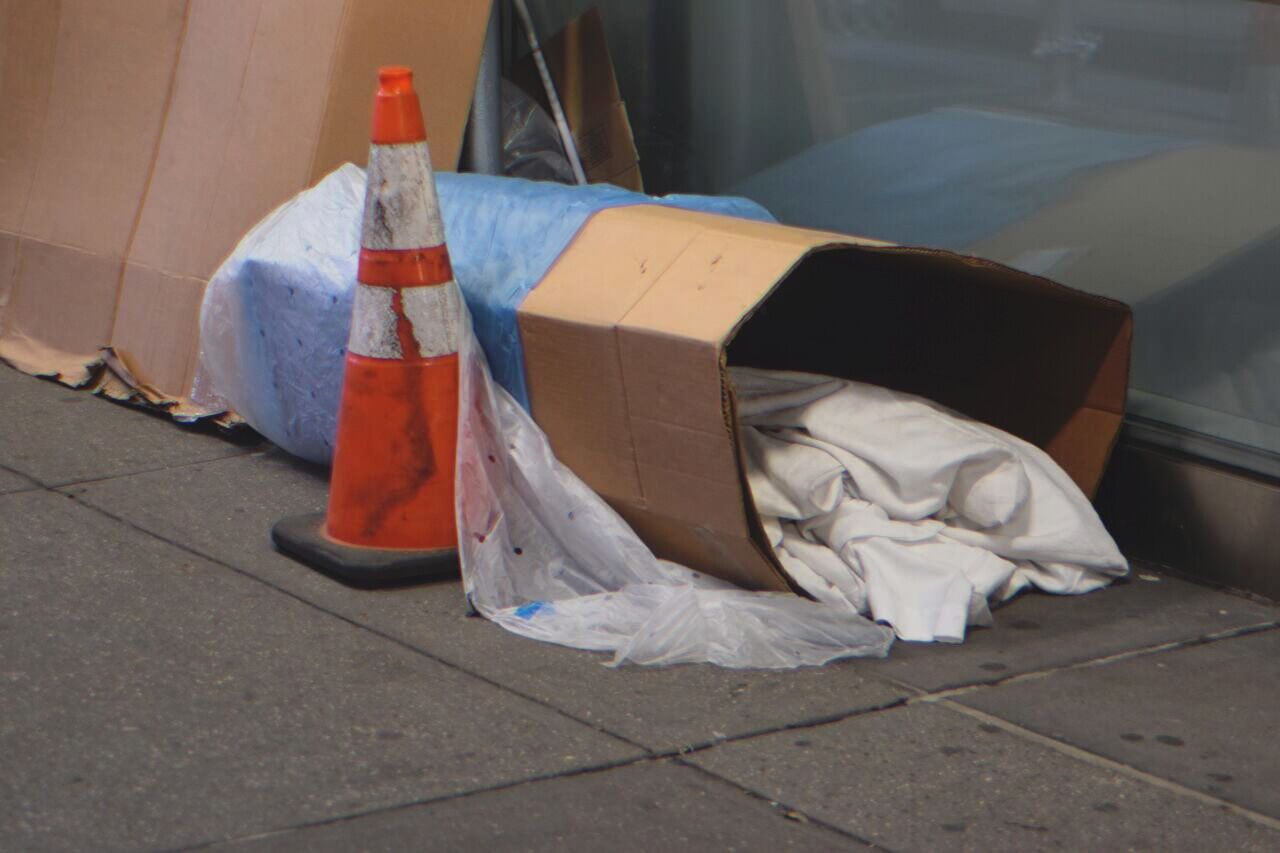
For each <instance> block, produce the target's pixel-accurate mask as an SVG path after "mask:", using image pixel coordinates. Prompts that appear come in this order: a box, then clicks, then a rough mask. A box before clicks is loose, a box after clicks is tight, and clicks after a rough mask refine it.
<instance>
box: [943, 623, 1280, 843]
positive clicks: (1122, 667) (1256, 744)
mask: <svg viewBox="0 0 1280 853" xmlns="http://www.w3.org/2000/svg"><path fill="white" fill-rule="evenodd" d="M957 701H959V702H962V703H963V704H965V705H969V706H972V707H974V708H979V709H981V710H983V711H986V712H988V713H990V714H994V715H996V716H999V717H1001V718H1003V719H1006V720H1010V721H1012V722H1015V723H1018V724H1019V725H1022V726H1025V727H1026V728H1029V729H1032V730H1033V731H1036V732H1038V733H1040V734H1043V735H1048V736H1049V737H1052V738H1054V739H1056V740H1061V741H1065V742H1067V743H1070V744H1073V745H1075V746H1078V747H1080V748H1082V749H1085V750H1088V751H1089V752H1093V753H1096V754H1098V755H1103V756H1106V757H1107V758H1111V759H1113V760H1115V761H1119V762H1122V763H1124V764H1127V765H1130V766H1132V767H1136V768H1138V769H1140V770H1144V771H1146V772H1148V773H1152V774H1154V775H1157V776H1161V777H1163V778H1165V779H1172V780H1174V781H1176V782H1180V783H1182V784H1183V785H1186V786H1187V787H1189V788H1195V789H1198V790H1201V791H1204V792H1205V793H1208V794H1212V795H1214V796H1216V797H1219V798H1221V799H1224V800H1228V801H1230V802H1233V803H1236V804H1237V805H1241V806H1245V807H1246V808H1250V809H1253V810H1255V811H1258V812H1262V813H1263V814H1267V815H1270V816H1271V817H1273V818H1276V819H1277V820H1280V740H1277V732H1278V730H1277V721H1280V630H1272V631H1267V632H1265V633H1258V634H1252V635H1249V636H1244V637H1237V638H1234V639H1228V640H1220V641H1218V642H1214V643H1207V644H1204V645H1199V646H1190V647H1187V648H1183V649H1178V650H1176V651H1169V652H1161V653H1158V654H1153V655H1144V656H1142V657H1137V658H1132V659H1130V660H1125V661H1117V662H1115V663H1111V664H1105V665H1101V666H1090V667H1084V668H1080V669H1074V670H1070V671H1066V672H1058V673H1054V674H1053V675H1051V676H1049V677H1047V678H1043V679H1037V680H1034V681H1026V682H1021V683H1017V684H1008V685H1003V686H1000V687H996V688H993V689H990V690H981V691H977V692H974V693H972V694H969V695H966V696H961V697H957ZM1277 847H1278V849H1280V842H1278V844H1277Z"/></svg>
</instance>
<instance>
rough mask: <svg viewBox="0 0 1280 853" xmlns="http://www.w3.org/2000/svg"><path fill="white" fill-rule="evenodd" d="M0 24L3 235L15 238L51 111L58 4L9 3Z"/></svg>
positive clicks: (0, 211) (0, 7) (24, 0)
mask: <svg viewBox="0 0 1280 853" xmlns="http://www.w3.org/2000/svg"><path fill="white" fill-rule="evenodd" d="M0 22H3V26H0V115H3V116H4V120H3V121H0V231H8V232H11V233H14V234H16V233H18V232H19V231H20V230H21V229H22V219H23V217H24V216H26V213H27V199H28V198H29V197H30V194H31V181H32V179H33V178H34V177H35V170H34V169H33V168H32V164H34V163H35V162H36V159H37V154H38V152H39V150H40V141H41V138H42V136H43V135H44V120H45V114H46V112H47V111H48V108H49V87H50V84H51V83H52V81H53V56H54V50H55V47H56V45H57V41H58V4H57V3H55V2H45V3H32V2H27V0H5V2H3V3H0Z"/></svg>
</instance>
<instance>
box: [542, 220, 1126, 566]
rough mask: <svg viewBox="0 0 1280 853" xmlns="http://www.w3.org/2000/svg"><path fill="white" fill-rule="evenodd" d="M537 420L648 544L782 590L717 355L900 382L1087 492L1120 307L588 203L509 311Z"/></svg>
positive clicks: (1118, 406)
mask: <svg viewBox="0 0 1280 853" xmlns="http://www.w3.org/2000/svg"><path fill="white" fill-rule="evenodd" d="M518 319H519V326H520V333H521V336H522V338H523V342H524V353H525V365H526V371H527V379H528V384H529V393H530V401H531V406H532V409H533V414H534V417H535V418H536V419H537V421H538V423H539V424H540V425H541V427H542V428H543V429H544V430H545V431H546V432H547V434H548V436H549V437H550V439H551V444H552V446H553V448H554V449H555V452H556V455H557V456H558V457H559V458H560V459H561V460H562V461H563V462H564V463H565V464H566V465H568V466H569V467H570V468H571V469H573V470H574V471H575V472H576V473H577V474H578V475H579V476H580V477H582V478H583V480H585V481H586V482H587V484H588V485H590V486H591V487H592V488H594V489H595V490H596V491H598V492H599V493H600V494H601V495H603V496H604V497H605V498H606V499H607V500H608V501H609V503H610V504H611V505H613V506H614V508H615V509H617V510H618V512H619V513H620V514H621V515H622V516H623V517H624V518H626V520H627V521H628V522H630V523H631V524H632V526H633V527H635V529H636V531H637V532H638V533H639V534H640V535H641V537H642V538H643V539H644V540H645V541H646V542H647V543H648V544H649V546H650V547H651V548H653V550H654V551H655V552H656V553H657V554H658V555H659V556H661V557H666V558H669V559H673V560H677V561H679V562H682V563H684V564H686V565H689V566H692V567H694V568H697V569H700V570H703V571H706V572H707V573H708V574H713V575H717V576H719V577H723V578H725V579H727V580H731V581H734V582H735V583H738V584H741V585H743V586H746V587H748V588H753V589H786V588H788V587H787V582H786V580H785V579H784V575H783V573H782V570H781V567H780V566H778V565H777V563H776V562H775V560H774V557H773V554H772V551H771V549H770V548H769V547H768V546H767V544H766V540H765V538H764V532H763V530H762V529H761V526H760V520H759V518H758V516H757V515H756V513H755V510H754V504H753V502H752V500H751V496H750V493H749V491H748V489H747V486H746V482H745V478H744V475H743V460H742V449H741V443H740V441H739V436H738V426H737V415H736V402H735V397H734V389H733V385H732V382H731V381H730V380H729V378H728V374H727V372H726V367H727V365H730V364H740V365H747V366H752V367H762V368H778V369H788V370H803V371H808V372H813V373H822V374H828V375H833V376H840V377H844V378H848V379H856V380H861V381H865V382H871V383H874V384H878V385H883V386H886V387H889V388H895V389H898V390H902V391H907V392H911V393H916V394H920V395H923V396H925V397H928V398H930V399H933V400H936V401H937V402H939V403H942V404H944V405H947V406H950V407H952V408H954V409H956V410H958V411H960V412H962V413H964V414H966V415H969V416H971V417H974V418H977V419H979V420H982V421H985V422H987V423H991V424H994V425H995V426H998V427H1001V428H1002V429H1005V430H1008V431H1010V432H1012V433H1014V434H1016V435H1019V436H1021V437H1022V438H1024V439H1027V440H1028V441H1031V442H1032V443H1034V444H1036V445H1038V446H1040V447H1042V448H1044V449H1045V450H1046V451H1048V453H1049V454H1050V455H1051V456H1053V458H1054V459H1056V460H1057V461H1058V463H1059V464H1061V465H1062V466H1063V468H1065V469H1066V470H1067V472H1068V473H1069V474H1070V475H1071V476H1072V477H1073V478H1074V479H1075V481H1076V482H1077V483H1078V484H1079V485H1080V487H1081V488H1082V489H1083V490H1084V491H1085V492H1086V493H1087V494H1089V495H1091V496H1092V495H1093V493H1094V491H1095V490H1096V488H1097V486H1098V483H1099V481H1100V480H1101V477H1102V473H1103V469H1104V467H1105V466H1106V462H1107V459H1108V457H1109V455H1110V452H1111V448H1112V446H1113V444H1114V442H1115V440H1116V437H1117V435H1118V433H1119V429H1120V425H1121V421H1122V419H1123V415H1124V407H1125V395H1126V389H1127V385H1128V370H1129V347H1130V338H1131V333H1132V320H1131V317H1130V314H1129V310H1128V308H1126V307H1125V306H1124V305H1122V304H1120V303H1118V302H1114V301H1112V300H1108V299H1103V298H1100V297H1095V296H1090V295H1087V294H1084V293H1081V292H1078V291H1075V290H1071V289H1069V288H1066V287H1063V286H1061V285H1058V284H1054V283H1053V282H1050V281H1047V280H1045V279H1041V278H1037V277H1034V276H1031V275H1027V274H1024V273H1020V272H1016V271H1014V270H1011V269H1008V268H1006V267H1002V266H999V265H997V264H993V263H989V262H986V261H982V260H978V259H975V258H968V257H962V256H958V255H954V254H950V253H947V252H939V251H931V250H924V249H912V248H904V247H898V246H891V245H888V244H885V243H880V242H876V241H872V240H864V239H859V238H856V237H845V236H840V235H837V234H828V233H823V232H817V231H806V230H800V229H795V228H788V227H784V226H780V225H769V224H764V223H757V222H746V221H741V220H735V219H730V218H726V217H719V216H712V215H708V214H701V213H692V212H686V211H680V210H674V209H667V208H660V207H655V206H640V207H627V208H616V209H613V210H606V211H602V212H600V213H597V214H596V215H595V216H594V217H592V219H591V220H589V221H588V223H587V225H586V226H585V227H584V228H583V230H582V231H581V232H580V233H579V235H578V237H577V238H576V239H575V241H574V242H573V243H572V244H571V245H570V247H569V248H568V249H567V250H566V251H565V253H564V254H563V255H562V256H561V258H560V259H559V260H558V261H557V263H556V265H555V266H554V267H552V269H551V270H550V271H549V272H548V273H547V275H546V277H545V278H544V279H543V281H542V282H541V283H540V284H539V286H538V288H537V289H536V290H534V291H533V292H532V293H531V294H530V295H529V296H528V298H527V299H526V300H525V302H524V304H523V305H522V306H521V308H520V311H519V318H518Z"/></svg>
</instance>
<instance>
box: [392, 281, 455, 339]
mask: <svg viewBox="0 0 1280 853" xmlns="http://www.w3.org/2000/svg"><path fill="white" fill-rule="evenodd" d="M400 294H401V296H400V299H401V305H403V306H404V315H405V316H406V317H408V318H409V324H410V325H411V326H413V337H414V339H415V340H417V342H418V354H419V355H421V356H422V357H423V358H434V357H435V356H438V355H451V354H452V353H455V352H457V351H458V314H459V312H460V311H461V308H462V306H461V305H460V304H459V302H460V300H459V297H458V285H457V284H456V283H455V282H454V281H453V280H452V279H450V280H449V281H448V282H446V283H445V284H437V285H432V286H430V287H406V288H403V289H401V291H400Z"/></svg>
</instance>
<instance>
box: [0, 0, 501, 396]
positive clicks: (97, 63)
mask: <svg viewBox="0 0 1280 853" xmlns="http://www.w3.org/2000/svg"><path fill="white" fill-rule="evenodd" d="M487 21H488V3H486V2H475V0H470V2H469V1H468V0H435V2H432V3H417V2H413V0H239V1H238V2H225V0H154V2H148V3H102V2H94V0H61V2H51V0H0V116H3V117H4V120H3V121H0V234H2V233H7V234H8V235H9V237H7V238H0V251H10V249H9V248H6V246H10V245H11V249H12V251H13V252H14V253H15V254H16V255H18V256H19V259H18V261H17V262H16V263H15V264H14V270H15V272H14V274H13V275H12V276H11V277H4V276H0V357H4V358H5V359H7V360H9V361H11V362H13V363H15V364H18V365H20V366H22V367H23V368H24V369H28V370H31V371H33V372H41V373H44V374H63V375H65V377H66V378H67V379H68V380H69V381H73V382H81V381H83V380H84V379H85V378H87V377H88V375H89V374H90V373H91V372H92V371H93V369H95V368H96V366H97V365H98V364H100V363H101V362H102V361H103V359H104V357H105V353H106V352H107V350H106V349H104V348H108V347H112V348H113V350H111V352H112V355H111V359H109V360H108V364H107V366H108V367H111V364H112V363H114V364H115V365H116V366H118V367H119V370H118V371H116V374H117V375H116V377H115V380H113V381H116V382H117V384H119V383H129V382H136V383H137V384H138V385H140V386H145V389H144V391H145V393H143V394H142V398H143V399H145V400H148V401H162V402H164V401H171V400H172V399H173V398H182V397H184V396H185V395H186V394H187V393H189V390H190V382H191V377H192V372H193V371H192V367H193V365H194V359H195V355H196V352H197V342H196V335H195V334H194V330H195V327H196V319H197V315H198V311H199V293H200V292H201V291H202V288H203V283H204V281H205V280H206V279H207V278H208V277H209V276H210V275H211V274H212V273H213V271H214V270H215V269H216V267H217V265H218V264H219V263H220V262H221V261H222V259H223V258H224V257H225V256H226V255H227V253H228V252H229V251H230V250H231V249H232V248H233V247H234V246H235V244H236V242H237V241H238V240H239V238H240V237H241V236H242V235H243V234H244V232H245V231H247V230H248V229H249V228H250V227H251V226H252V225H253V224H254V223H256V222H257V221H258V220H259V219H261V218H262V216H264V215H265V214H266V213H268V212H269V211H270V210H271V209H272V208H274V207H275V206H277V205H279V204H280V203H282V202H284V201H286V200H287V199H288V198H289V197H291V196H292V195H294V194H295V193H297V192H298V191H299V190H301V189H303V188H304V187H306V186H307V185H308V184H309V183H311V182H313V181H314V180H316V179H318V178H319V177H321V176H323V175H324V174H325V173H327V172H328V171H329V170H330V169H331V168H333V167H335V166H337V165H338V164H339V163H340V162H342V161H344V160H347V159H351V160H355V161H356V162H361V163H363V162H364V160H365V157H366V156H367V150H368V129H369V110H370V104H371V99H372V94H373V91H374V90H375V88H376V85H377V82H376V73H375V72H376V68H377V67H378V66H379V65H383V64H408V65H412V66H413V67H414V68H415V70H416V72H417V80H418V86H419V89H420V92H421V95H422V101H423V108H424V113H425V116H426V120H427V124H428V127H429V132H430V135H431V145H432V155H433V159H434V161H435V163H436V165H437V166H438V167H443V168H451V167H453V166H454V165H455V164H456V162H457V154H458V149H459V147H460V144H461V139H462V132H463V126H464V124H465V122H466V117H467V112H468V109H469V106H470V102H471V95H472V92H473V90H474V81H475V73H476V68H477V67H478V63H479V55H480V44H481V41H482V38H483V32H484V28H485V25H486V23H487ZM0 261H3V257H0ZM126 261H127V262H128V263H126ZM5 288H7V289H8V291H7V295H8V305H7V307H4V298H5V295H6V290H5ZM112 369H113V370H114V368H112ZM121 393H124V392H121ZM179 408H181V407H179Z"/></svg>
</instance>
